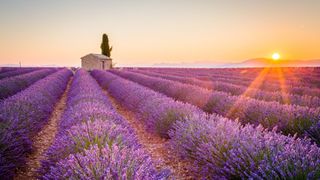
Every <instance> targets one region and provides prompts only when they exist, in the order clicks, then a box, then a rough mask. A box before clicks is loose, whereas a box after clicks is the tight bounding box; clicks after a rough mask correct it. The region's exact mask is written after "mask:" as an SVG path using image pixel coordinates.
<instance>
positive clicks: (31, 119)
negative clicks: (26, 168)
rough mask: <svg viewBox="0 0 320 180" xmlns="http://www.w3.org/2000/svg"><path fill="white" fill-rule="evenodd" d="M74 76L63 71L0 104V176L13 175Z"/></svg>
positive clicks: (67, 71)
mask: <svg viewBox="0 0 320 180" xmlns="http://www.w3.org/2000/svg"><path fill="white" fill-rule="evenodd" d="M71 75H72V73H71V71H69V70H67V69H63V70H60V71H58V72H56V73H54V74H51V75H49V76H48V77H46V78H44V79H42V80H39V81H38V82H36V83H35V84H33V85H31V86H30V87H28V88H27V89H25V90H23V91H22V92H20V93H18V94H16V95H14V96H11V97H9V98H7V99H5V100H4V101H2V102H1V103H0V137H1V138H0V177H6V178H9V179H10V178H12V177H13V175H14V170H15V169H16V168H18V167H21V166H22V165H24V162H25V158H26V156H27V154H28V153H29V152H30V151H31V150H32V142H31V139H32V137H33V136H34V135H35V134H36V133H37V132H39V131H40V130H41V128H42V127H43V126H44V125H45V124H46V121H47V120H48V118H49V116H50V113H51V112H52V110H53V108H54V105H55V103H56V102H57V101H58V99H59V97H60V96H61V94H62V93H63V91H64V90H65V88H66V85H67V82H68V79H69V78H70V76H71Z"/></svg>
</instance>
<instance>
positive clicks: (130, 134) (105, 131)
mask: <svg viewBox="0 0 320 180" xmlns="http://www.w3.org/2000/svg"><path fill="white" fill-rule="evenodd" d="M132 155H133V156H132ZM46 157H47V158H46V160H45V161H42V164H41V168H40V169H39V173H40V175H41V177H40V178H41V179H61V178H71V179H77V178H80V179H94V178H97V179H108V178H113V179H123V178H125V179H135V178H136V177H145V178H148V177H157V178H158V177H159V178H160V177H161V178H166V177H167V176H169V174H170V172H168V171H167V170H164V171H160V172H158V171H156V170H155V168H154V167H153V165H152V162H151V160H150V157H149V155H148V154H147V153H146V152H144V151H143V150H142V149H141V145H140V144H139V142H138V140H137V138H136V135H135V134H134V131H133V129H132V128H131V127H130V126H129V124H128V123H127V121H126V120H125V119H124V118H123V117H122V116H120V115H119V114H118V113H117V112H116V110H115V109H114V108H113V107H112V105H111V103H110V101H109V99H108V98H107V96H106V95H105V94H104V93H103V91H102V90H101V88H100V87H99V85H98V84H97V82H96V81H95V80H94V79H93V78H92V77H91V76H90V75H89V74H88V73H87V72H86V71H84V70H78V71H77V72H76V74H75V77H74V80H73V83H72V85H71V88H70V91H69V93H68V100H67V109H66V110H65V112H64V114H63V117H62V119H61V122H60V124H59V130H58V134H57V135H56V138H55V141H54V143H53V145H52V146H51V147H50V148H49V149H48V151H47V152H46Z"/></svg>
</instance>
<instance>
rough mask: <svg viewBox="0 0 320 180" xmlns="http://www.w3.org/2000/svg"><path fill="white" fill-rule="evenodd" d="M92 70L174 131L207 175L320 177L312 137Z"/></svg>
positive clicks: (180, 147)
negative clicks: (242, 119) (232, 116)
mask: <svg viewBox="0 0 320 180" xmlns="http://www.w3.org/2000/svg"><path fill="white" fill-rule="evenodd" d="M92 75H93V76H94V77H95V78H96V79H97V80H98V82H99V83H100V85H101V86H102V87H104V88H106V89H108V91H109V92H110V93H111V94H112V95H113V96H114V97H115V98H116V99H117V100H118V101H120V102H121V103H122V104H123V105H125V106H126V107H127V108H129V109H130V110H132V111H134V112H135V113H136V114H139V115H140V116H142V117H143V118H144V119H145V123H146V124H148V125H149V126H154V127H151V129H153V130H154V131H155V132H157V133H159V134H160V135H163V134H164V133H166V134H167V135H168V134H169V137H170V138H171V139H170V143H171V144H172V146H173V147H174V149H175V150H176V152H177V153H178V154H180V155H181V156H182V157H184V158H187V159H189V160H190V161H194V163H195V167H194V168H195V170H197V171H198V172H199V173H200V175H201V176H202V178H203V179H241V178H242V179H250V178H251V179H277V178H278V179H290V178H295V177H299V178H301V179H307V178H309V179H316V178H319V171H320V164H319V163H320V148H319V147H317V146H316V145H315V144H312V143H311V142H310V141H309V140H306V139H299V138H296V137H289V136H284V135H281V134H279V133H276V132H275V131H271V132H270V131H267V130H265V129H263V128H262V127H261V126H259V127H254V126H252V125H245V126H242V125H241V124H239V123H238V122H236V121H232V120H229V119H226V118H222V117H221V116H218V115H215V114H212V115H207V114H205V113H204V112H202V111H200V110H199V109H198V108H197V107H195V106H192V105H189V104H184V103H181V102H179V101H174V100H173V99H171V98H168V97H166V96H164V95H163V94H160V93H157V92H154V91H152V90H150V89H148V88H146V87H143V86H141V85H139V84H137V83H134V82H131V81H128V80H125V79H123V78H121V77H119V76H116V75H113V74H111V73H108V72H105V71H99V70H94V71H93V72H92ZM149 121H151V122H149ZM161 125H163V126H161ZM160 129H162V130H161V131H158V130H160ZM165 131H167V132H165Z"/></svg>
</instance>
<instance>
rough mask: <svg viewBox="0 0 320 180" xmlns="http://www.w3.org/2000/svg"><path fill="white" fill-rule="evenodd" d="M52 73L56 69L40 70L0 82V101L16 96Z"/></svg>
mask: <svg viewBox="0 0 320 180" xmlns="http://www.w3.org/2000/svg"><path fill="white" fill-rule="evenodd" d="M53 72H56V69H41V70H37V71H33V72H29V73H26V74H22V75H18V76H14V77H9V78H5V79H2V80H0V92H1V93H0V100H1V99H5V98H7V97H9V96H12V95H14V94H16V93H17V92H19V91H21V90H23V89H25V88H27V87H28V86H30V85H31V84H33V83H34V82H36V81H38V80H39V79H42V78H44V77H45V76H48V75H49V74H51V73H53Z"/></svg>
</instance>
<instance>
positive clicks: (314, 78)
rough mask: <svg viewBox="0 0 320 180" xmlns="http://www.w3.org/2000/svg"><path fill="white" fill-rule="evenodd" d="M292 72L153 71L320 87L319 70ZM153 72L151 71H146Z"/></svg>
mask: <svg viewBox="0 0 320 180" xmlns="http://www.w3.org/2000/svg"><path fill="white" fill-rule="evenodd" d="M293 69H294V70H290V69H289V70H288V69H287V68H263V69H259V70H256V69H252V68H241V69H238V68H237V69H235V68H233V69H232V68H229V69H179V68H175V69H154V70H155V71H160V72H170V73H179V74H188V75H193V76H198V77H200V78H205V77H208V76H212V77H215V78H228V79H237V80H238V81H247V82H249V83H250V82H252V81H254V80H255V79H256V78H257V77H260V78H261V77H263V80H264V83H266V84H275V85H276V84H277V83H279V79H280V78H283V79H284V80H285V81H286V84H290V85H292V86H308V87H318V88H319V87H320V84H319V83H320V80H319V77H320V74H318V73H317V70H318V69H319V68H302V69H307V70H308V73H303V74H301V73H299V72H300V71H301V70H302V69H301V68H293ZM146 70H150V71H153V69H146Z"/></svg>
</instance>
